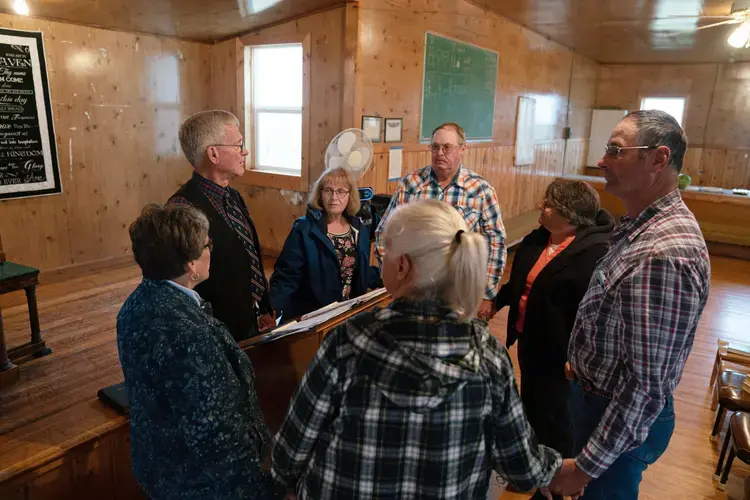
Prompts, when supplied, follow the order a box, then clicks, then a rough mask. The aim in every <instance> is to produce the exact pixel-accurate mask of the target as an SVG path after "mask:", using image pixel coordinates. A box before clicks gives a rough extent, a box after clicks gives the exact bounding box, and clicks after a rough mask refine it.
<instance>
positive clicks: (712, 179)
mask: <svg viewBox="0 0 750 500" xmlns="http://www.w3.org/2000/svg"><path fill="white" fill-rule="evenodd" d="M726 161H727V150H726V149H704V150H703V161H702V164H701V165H702V168H703V185H704V186H717V187H718V186H719V185H720V184H721V179H722V177H723V170H724V166H725V165H726Z"/></svg>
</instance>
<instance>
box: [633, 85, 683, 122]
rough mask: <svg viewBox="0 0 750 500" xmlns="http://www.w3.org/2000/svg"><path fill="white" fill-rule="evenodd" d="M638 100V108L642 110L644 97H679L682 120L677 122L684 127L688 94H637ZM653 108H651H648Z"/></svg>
mask: <svg viewBox="0 0 750 500" xmlns="http://www.w3.org/2000/svg"><path fill="white" fill-rule="evenodd" d="M639 97H640V101H639V102H638V109H639V110H640V111H643V109H644V108H643V103H644V101H645V100H646V99H681V100H682V120H681V121H680V122H679V123H680V127H682V128H683V130H684V129H685V122H686V121H687V111H688V96H685V95H674V94H670V95H660V94H651V95H642V96H639ZM650 109H653V108H650Z"/></svg>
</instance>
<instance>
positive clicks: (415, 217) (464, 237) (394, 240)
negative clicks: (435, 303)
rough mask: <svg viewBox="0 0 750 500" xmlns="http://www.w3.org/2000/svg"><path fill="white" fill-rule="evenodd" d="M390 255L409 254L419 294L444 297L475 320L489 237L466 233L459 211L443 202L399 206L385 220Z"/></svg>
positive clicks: (415, 291)
mask: <svg viewBox="0 0 750 500" xmlns="http://www.w3.org/2000/svg"><path fill="white" fill-rule="evenodd" d="M384 236H385V240H386V258H395V257H398V256H399V255H408V256H409V258H410V259H411V261H412V265H413V266H414V272H415V280H414V282H413V283H412V290H411V291H410V292H411V293H410V294H411V295H413V296H415V298H435V299H441V300H444V301H445V302H447V303H448V304H450V305H451V306H453V307H455V308H456V310H458V311H459V313H460V314H461V315H462V317H464V318H471V317H473V316H474V314H475V313H476V311H477V309H479V306H480V304H481V302H482V298H483V297H484V292H485V289H486V287H487V252H488V249H487V240H486V239H485V238H484V237H483V236H482V235H481V234H478V233H474V232H470V231H467V227H466V222H464V220H463V218H462V217H461V215H460V214H459V213H458V211H457V210H456V209H455V208H454V207H452V206H450V205H446V204H445V203H443V202H442V201H439V200H420V201H416V202H414V203H410V204H407V205H404V206H401V207H399V208H398V209H397V210H396V211H394V212H393V214H391V216H390V217H389V218H388V221H387V222H386V227H385V231H384Z"/></svg>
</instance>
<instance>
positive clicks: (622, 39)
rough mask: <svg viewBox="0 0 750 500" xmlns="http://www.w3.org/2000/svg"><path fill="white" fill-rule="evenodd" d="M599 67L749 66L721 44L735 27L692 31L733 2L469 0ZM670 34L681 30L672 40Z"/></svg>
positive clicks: (743, 53)
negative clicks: (734, 62) (732, 63)
mask: <svg viewBox="0 0 750 500" xmlns="http://www.w3.org/2000/svg"><path fill="white" fill-rule="evenodd" d="M471 1H472V2H473V3H475V4H478V5H481V6H484V7H486V8H488V9H490V10H492V11H495V12H497V13H499V14H501V15H503V16H505V17H507V18H509V19H511V20H513V21H515V22H517V23H519V24H521V25H523V26H526V27H528V28H530V29H531V30H533V31H536V32H537V33H540V34H542V35H545V36H547V37H548V38H550V39H551V40H554V41H556V42H558V43H561V44H563V45H565V46H566V47H569V48H572V49H574V50H576V51H577V52H579V53H582V54H584V55H586V56H588V57H591V58H592V59H594V60H596V61H598V62H603V63H658V62H670V63H678V62H685V63H700V62H727V61H731V60H737V61H742V60H750V49H733V48H732V47H730V46H729V45H728V44H727V42H726V40H727V37H728V36H729V34H730V33H731V32H732V30H734V29H735V28H736V26H737V25H725V26H717V27H714V28H710V29H706V30H700V31H695V28H697V27H700V26H703V25H706V24H711V23H714V22H720V21H721V19H687V18H681V19H674V18H673V19H668V18H669V17H671V16H694V15H700V16H728V15H729V13H730V10H731V6H732V0H471ZM675 30H686V32H685V33H682V34H680V35H677V36H675V35H674V32H675Z"/></svg>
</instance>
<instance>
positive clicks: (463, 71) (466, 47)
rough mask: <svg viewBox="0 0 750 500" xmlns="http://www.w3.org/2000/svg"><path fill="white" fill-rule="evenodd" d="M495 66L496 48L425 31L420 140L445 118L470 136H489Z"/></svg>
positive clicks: (445, 120) (483, 137) (491, 125)
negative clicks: (493, 49)
mask: <svg viewBox="0 0 750 500" xmlns="http://www.w3.org/2000/svg"><path fill="white" fill-rule="evenodd" d="M497 68H498V54H497V52H494V51H492V50H488V49H484V48H481V47H477V46H476V45H472V44H469V43H464V42H461V41H458V40H454V39H452V38H446V37H443V36H440V35H437V34H435V33H430V32H427V33H426V34H425V53H424V75H423V85H422V117H421V134H420V138H421V140H422V141H423V142H427V141H429V140H430V135H431V133H432V130H433V129H434V128H435V127H437V126H438V125H440V124H442V123H445V122H456V123H458V124H459V125H461V126H462V127H463V129H464V131H465V132H466V137H467V138H468V139H470V140H491V139H492V133H493V125H494V118H495V89H496V86H497Z"/></svg>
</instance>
